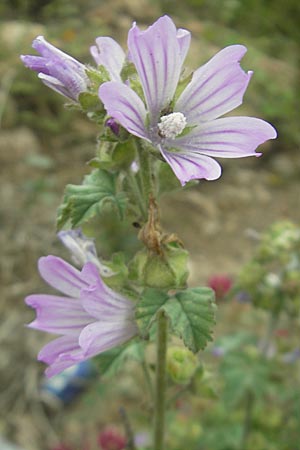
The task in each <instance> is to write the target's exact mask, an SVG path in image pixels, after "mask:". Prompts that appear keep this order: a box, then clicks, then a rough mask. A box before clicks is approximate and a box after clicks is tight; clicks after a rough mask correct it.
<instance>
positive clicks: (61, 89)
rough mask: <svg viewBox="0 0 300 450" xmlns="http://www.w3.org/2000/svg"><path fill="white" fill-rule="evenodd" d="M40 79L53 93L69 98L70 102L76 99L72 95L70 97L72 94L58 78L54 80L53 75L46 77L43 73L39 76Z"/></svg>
mask: <svg viewBox="0 0 300 450" xmlns="http://www.w3.org/2000/svg"><path fill="white" fill-rule="evenodd" d="M38 77H39V78H40V80H42V82H43V83H44V84H45V85H46V86H47V87H49V88H50V89H52V90H53V91H55V92H57V93H58V94H61V95H63V96H64V97H68V98H69V99H70V100H75V98H74V97H73V96H72V95H70V92H69V91H68V89H67V88H66V87H65V86H64V85H63V83H61V81H59V80H57V79H56V78H53V77H52V76H51V75H46V74H44V73H42V72H40V73H39V74H38Z"/></svg>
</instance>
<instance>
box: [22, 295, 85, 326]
mask: <svg viewBox="0 0 300 450" xmlns="http://www.w3.org/2000/svg"><path fill="white" fill-rule="evenodd" d="M25 302H26V304H27V305H28V306H30V307H31V308H34V309H35V310H36V319H35V320H34V321H33V322H31V323H30V324H29V325H28V326H29V327H30V328H34V329H36V330H41V331H46V332H48V333H54V334H65V335H74V334H75V335H78V334H79V333H80V331H81V330H82V328H83V327H85V326H86V325H88V324H89V323H90V322H92V320H93V318H92V317H91V316H90V314H88V313H87V312H86V311H85V310H84V309H83V307H82V305H81V303H80V300H79V299H78V298H76V299H75V298H69V297H58V296H55V295H47V294H36V295H30V296H28V297H27V298H26V299H25Z"/></svg>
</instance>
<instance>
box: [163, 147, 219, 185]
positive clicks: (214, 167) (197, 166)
mask: <svg viewBox="0 0 300 450" xmlns="http://www.w3.org/2000/svg"><path fill="white" fill-rule="evenodd" d="M160 150H161V153H162V155H163V157H164V158H165V160H166V161H167V163H168V164H169V165H170V166H171V168H172V170H173V172H174V173H175V175H176V177H177V178H178V179H179V181H180V183H181V184H182V185H184V184H185V183H187V182H188V181H190V180H194V179H201V178H205V179H206V180H216V179H217V178H219V177H220V176H221V167H220V165H219V164H218V163H217V161H215V160H214V159H212V158H209V157H208V156H205V155H201V154H200V153H196V152H184V151H182V150H178V151H176V150H174V151H167V150H164V149H162V148H161V149H160Z"/></svg>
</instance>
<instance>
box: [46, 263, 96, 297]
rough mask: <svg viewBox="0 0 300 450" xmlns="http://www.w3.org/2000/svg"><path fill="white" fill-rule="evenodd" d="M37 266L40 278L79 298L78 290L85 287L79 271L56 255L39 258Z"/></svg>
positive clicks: (64, 292) (85, 284)
mask: <svg viewBox="0 0 300 450" xmlns="http://www.w3.org/2000/svg"><path fill="white" fill-rule="evenodd" d="M38 268H39V272H40V274H41V276H42V278H43V279H44V280H45V281H46V282H47V283H48V284H49V285H50V286H52V287H53V288H55V289H57V290H58V291H60V292H62V293H63V294H66V295H69V296H70V297H73V298H79V296H80V290H81V289H83V288H84V287H87V283H86V282H85V281H84V279H83V277H82V275H81V272H80V271H79V270H77V269H75V267H73V266H71V264H68V263H67V262H66V261H64V260H63V259H61V258H58V257H56V256H52V255H49V256H44V257H42V258H40V259H39V262H38Z"/></svg>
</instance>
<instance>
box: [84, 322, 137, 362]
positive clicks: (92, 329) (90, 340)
mask: <svg viewBox="0 0 300 450" xmlns="http://www.w3.org/2000/svg"><path fill="white" fill-rule="evenodd" d="M136 334H137V327H136V325H135V324H134V323H133V322H129V321H127V320H119V321H116V322H104V321H99V322H94V323H91V324H90V325H88V326H86V327H85V328H84V329H83V330H82V332H81V334H80V336H79V345H80V346H81V348H82V349H83V352H84V355H85V356H86V357H91V356H94V355H95V354H99V353H102V352H105V351H106V350H109V349H110V348H113V347H116V346H117V345H120V344H123V342H126V341H128V340H129V339H130V338H132V337H133V336H134V335H136Z"/></svg>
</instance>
